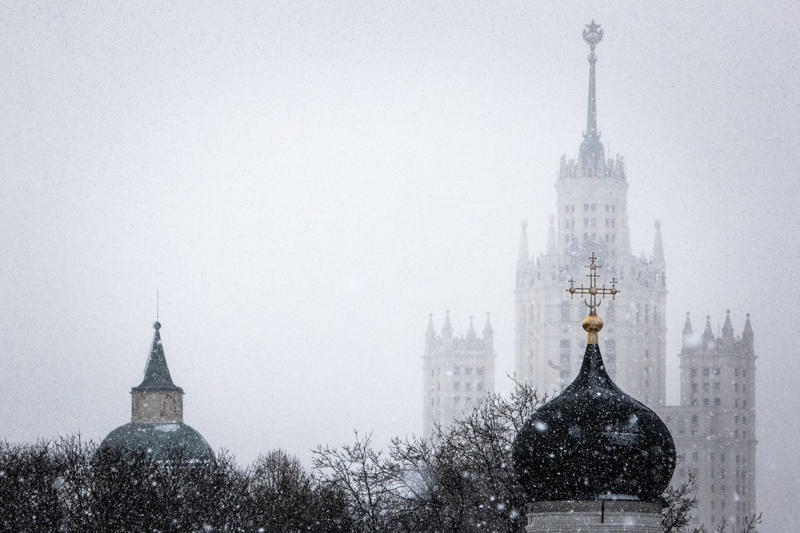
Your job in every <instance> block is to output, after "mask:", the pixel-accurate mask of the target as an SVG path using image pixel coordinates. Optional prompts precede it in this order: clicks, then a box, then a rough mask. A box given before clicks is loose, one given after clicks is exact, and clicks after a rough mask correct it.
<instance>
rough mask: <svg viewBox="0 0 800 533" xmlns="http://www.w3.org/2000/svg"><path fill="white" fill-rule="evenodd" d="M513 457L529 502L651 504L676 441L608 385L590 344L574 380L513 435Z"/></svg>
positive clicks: (671, 465) (668, 472) (671, 464)
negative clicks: (606, 501)
mask: <svg viewBox="0 0 800 533" xmlns="http://www.w3.org/2000/svg"><path fill="white" fill-rule="evenodd" d="M601 327H602V326H601ZM598 329H599V328H598ZM513 459H514V466H515V469H516V472H517V475H518V476H519V479H520V482H521V483H522V486H523V488H524V489H525V491H526V493H527V496H528V498H529V499H530V501H559V500H598V499H625V500H639V501H645V502H655V501H657V500H658V499H659V496H660V495H661V493H662V492H663V491H664V489H666V488H667V485H668V484H669V481H670V479H671V478H672V472H673V470H674V469H675V443H674V442H673V440H672V436H671V435H670V433H669V430H668V429H667V426H666V425H665V424H664V422H662V421H661V419H660V418H659V417H658V415H657V414H656V413H654V412H653V411H652V410H650V409H649V408H648V407H647V406H645V405H644V404H643V403H641V402H638V401H636V400H635V399H633V398H632V397H630V396H628V395H627V394H625V393H624V392H622V391H621V390H620V389H619V387H617V386H616V385H615V384H614V382H613V381H611V378H610V377H609V376H608V374H607V373H606V370H605V367H604V366H603V359H602V357H601V355H600V349H599V347H598V346H597V344H592V343H590V344H588V345H587V346H586V353H585V355H584V356H583V365H582V366H581V370H580V372H579V373H578V377H577V378H575V381H573V382H572V383H571V384H570V385H569V386H568V387H567V388H566V389H564V391H563V392H562V393H561V394H559V395H558V396H556V397H555V398H553V400H551V401H549V402H547V403H546V404H544V405H543V406H542V407H540V408H539V409H537V410H536V411H535V412H534V414H533V415H532V416H531V418H530V419H529V420H528V421H527V422H526V423H525V425H524V426H523V428H522V429H521V430H520V432H519V434H518V435H517V438H516V441H515V443H514V450H513Z"/></svg>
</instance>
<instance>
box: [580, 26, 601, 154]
mask: <svg viewBox="0 0 800 533" xmlns="http://www.w3.org/2000/svg"><path fill="white" fill-rule="evenodd" d="M602 39H603V30H602V28H601V27H600V24H595V22H594V19H592V22H591V23H590V24H587V25H586V28H584V30H583V40H584V41H586V42H587V43H588V45H589V105H588V112H587V114H586V133H585V134H584V135H585V136H586V137H590V138H593V139H596V138H597V137H598V134H597V92H596V89H595V80H594V64H595V63H597V55H596V54H595V53H594V49H595V47H596V46H597V44H598V43H599V42H600V41H601V40H602Z"/></svg>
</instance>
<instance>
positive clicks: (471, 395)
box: [422, 312, 497, 435]
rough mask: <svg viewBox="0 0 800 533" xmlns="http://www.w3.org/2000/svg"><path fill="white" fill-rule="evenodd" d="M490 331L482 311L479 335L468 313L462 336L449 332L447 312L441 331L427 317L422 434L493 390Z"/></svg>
mask: <svg viewBox="0 0 800 533" xmlns="http://www.w3.org/2000/svg"><path fill="white" fill-rule="evenodd" d="M495 357H497V355H496V354H495V352H494V331H493V330H492V324H491V322H490V320H489V315H488V314H487V315H486V324H485V325H484V327H483V333H482V336H481V337H478V334H477V333H476V332H475V325H474V323H473V321H472V317H470V319H469V329H468V330H467V334H466V335H464V336H462V337H455V336H453V326H452V324H451V323H450V313H449V312H448V313H447V315H446V317H445V321H444V326H443V327H442V332H441V334H437V333H436V330H435V329H434V326H433V316H432V315H431V316H430V317H429V318H428V328H427V330H426V332H425V352H424V354H423V356H422V360H423V387H424V389H423V390H424V394H423V409H422V420H423V423H422V426H423V432H424V433H423V434H424V435H430V434H431V432H432V431H433V429H434V426H435V425H437V424H441V425H447V424H449V423H450V422H451V421H452V420H453V419H454V418H457V417H459V416H461V415H463V414H465V413H469V412H470V411H471V410H472V409H473V408H474V407H475V406H476V405H478V403H479V402H480V401H481V400H482V399H483V398H484V397H485V396H486V395H487V394H488V393H490V392H493V391H494V360H495Z"/></svg>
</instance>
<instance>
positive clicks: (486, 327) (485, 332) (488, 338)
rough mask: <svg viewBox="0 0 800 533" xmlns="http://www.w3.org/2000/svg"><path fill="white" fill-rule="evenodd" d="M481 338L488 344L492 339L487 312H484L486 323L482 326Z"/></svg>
mask: <svg viewBox="0 0 800 533" xmlns="http://www.w3.org/2000/svg"><path fill="white" fill-rule="evenodd" d="M483 340H485V341H486V342H489V343H490V344H491V343H492V341H493V340H494V330H493V329H492V321H491V317H490V316H489V313H486V324H485V325H484V326H483Z"/></svg>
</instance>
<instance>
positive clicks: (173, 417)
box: [100, 322, 214, 461]
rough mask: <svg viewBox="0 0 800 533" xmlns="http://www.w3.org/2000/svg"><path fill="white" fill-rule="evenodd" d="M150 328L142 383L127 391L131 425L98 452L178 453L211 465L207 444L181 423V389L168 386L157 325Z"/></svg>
mask: <svg viewBox="0 0 800 533" xmlns="http://www.w3.org/2000/svg"><path fill="white" fill-rule="evenodd" d="M153 328H154V329H155V333H154V335H153V344H152V346H151V347H150V355H149V356H148V358H147V364H146V365H145V369H144V379H143V380H142V382H141V383H140V384H139V385H137V386H135V387H133V388H132V389H131V421H130V423H128V424H125V425H123V426H120V427H118V428H117V429H115V430H114V431H112V432H111V433H109V434H108V436H107V437H106V438H105V439H104V440H103V442H102V444H101V445H100V448H101V449H111V448H115V449H121V450H126V451H137V450H144V451H147V453H149V454H152V455H153V457H155V458H156V459H161V458H166V457H167V455H168V454H169V453H171V452H172V451H175V450H176V449H182V451H183V452H184V453H188V454H189V456H190V458H191V459H196V460H200V461H213V460H214V452H213V451H212V449H211V447H210V446H209V445H208V442H206V440H205V439H204V438H203V436H202V435H200V433H198V432H197V431H196V430H195V429H194V428H192V427H190V426H188V425H186V424H184V423H183V389H182V388H180V387H178V386H177V385H175V384H174V383H173V382H172V376H171V375H170V373H169V367H168V366H167V359H166V356H165V355H164V346H163V344H162V343H161V332H160V330H161V323H160V322H156V323H154V324H153Z"/></svg>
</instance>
